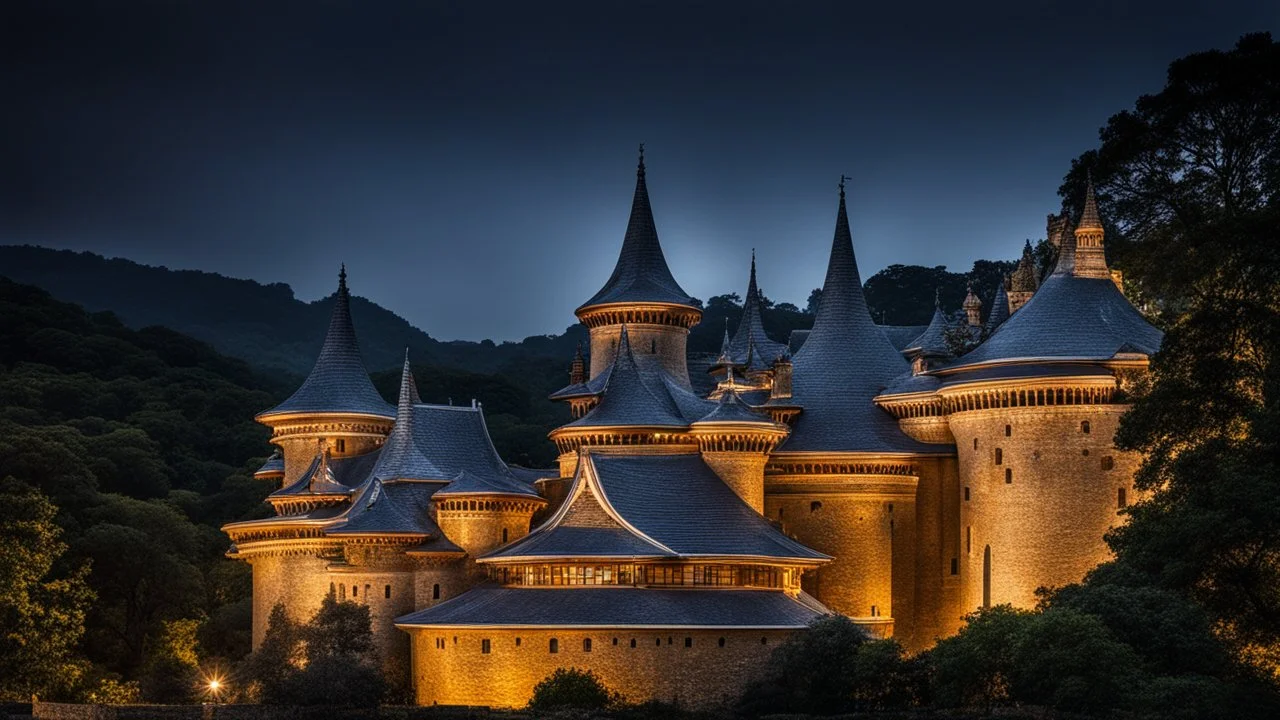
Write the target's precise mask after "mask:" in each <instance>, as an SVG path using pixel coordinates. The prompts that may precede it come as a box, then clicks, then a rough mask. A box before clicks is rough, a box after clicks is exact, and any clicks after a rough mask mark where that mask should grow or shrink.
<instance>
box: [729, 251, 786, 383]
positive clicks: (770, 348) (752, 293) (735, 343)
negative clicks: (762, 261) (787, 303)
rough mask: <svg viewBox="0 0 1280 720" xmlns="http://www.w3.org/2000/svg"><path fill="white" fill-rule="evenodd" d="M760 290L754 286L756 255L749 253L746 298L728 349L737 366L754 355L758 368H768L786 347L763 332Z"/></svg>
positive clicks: (753, 358)
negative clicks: (749, 271) (748, 278)
mask: <svg viewBox="0 0 1280 720" xmlns="http://www.w3.org/2000/svg"><path fill="white" fill-rule="evenodd" d="M760 310H761V308H760V288H759V286H757V285H756V253H755V251H754V250H753V251H752V252H751V278H750V280H748V282H747V297H746V299H745V300H744V301H743V303H742V320H741V321H739V322H738V331H737V332H735V333H734V334H733V340H732V342H731V343H730V345H729V349H730V351H731V353H732V356H733V358H734V359H735V360H736V361H737V362H738V363H739V364H743V365H745V364H747V361H748V355H749V354H752V353H751V351H752V346H754V354H753V356H752V358H750V359H752V360H754V361H755V362H756V363H758V364H759V366H760V367H768V366H769V365H771V364H772V363H773V361H774V360H776V359H777V358H778V357H779V356H780V355H782V353H784V352H786V351H787V346H786V345H783V344H782V343H778V342H774V341H773V340H770V339H769V336H768V335H767V334H766V333H765V331H764V319H763V318H762V317H761V315H760Z"/></svg>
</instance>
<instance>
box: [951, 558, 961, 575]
mask: <svg viewBox="0 0 1280 720" xmlns="http://www.w3.org/2000/svg"><path fill="white" fill-rule="evenodd" d="M951 574H952V575H959V574H960V558H951Z"/></svg>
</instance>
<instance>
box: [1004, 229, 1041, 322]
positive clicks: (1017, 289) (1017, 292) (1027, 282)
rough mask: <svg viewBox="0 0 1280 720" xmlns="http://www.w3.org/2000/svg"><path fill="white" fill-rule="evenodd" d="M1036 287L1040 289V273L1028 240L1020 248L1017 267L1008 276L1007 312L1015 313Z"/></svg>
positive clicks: (1029, 297)
mask: <svg viewBox="0 0 1280 720" xmlns="http://www.w3.org/2000/svg"><path fill="white" fill-rule="evenodd" d="M1038 289H1040V274H1039V272H1038V271H1037V270H1036V259H1035V256H1034V255H1033V254H1032V252H1031V241H1030V240H1028V241H1027V243H1026V245H1024V246H1023V248H1022V258H1021V259H1020V260H1018V267H1016V268H1014V271H1013V274H1012V275H1011V276H1010V277H1009V292H1008V303H1009V313H1011V314H1012V313H1015V312H1017V311H1018V308H1020V307H1022V306H1023V305H1026V304H1027V301H1028V300H1030V299H1031V296H1032V295H1035V294H1036V290H1038Z"/></svg>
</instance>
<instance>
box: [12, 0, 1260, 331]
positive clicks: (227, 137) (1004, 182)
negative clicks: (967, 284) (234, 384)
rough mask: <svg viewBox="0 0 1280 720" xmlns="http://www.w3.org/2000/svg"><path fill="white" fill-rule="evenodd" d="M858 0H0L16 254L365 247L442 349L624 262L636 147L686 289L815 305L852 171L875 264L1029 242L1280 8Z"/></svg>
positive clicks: (246, 273) (193, 254)
mask: <svg viewBox="0 0 1280 720" xmlns="http://www.w3.org/2000/svg"><path fill="white" fill-rule="evenodd" d="M544 5H545V7H544ZM793 5H800V6H803V7H802V8H800V9H796V8H793V7H790V6H793ZM867 5H868V4H867V3H857V2H839V3H819V2H813V3H780V2H746V1H744V0H737V1H735V2H722V3H710V2H692V3H681V2H674V1H672V2H662V3H647V2H630V3H614V2H597V3H589V4H587V3H581V4H564V3H545V4H544V3H515V2H501V3H498V2H468V3H443V2H439V3H432V2H415V3H389V2H369V3H355V2H352V3H349V4H348V3H337V2H320V1H319V0H313V1H309V2H298V3H285V2H267V1H260V2H227V1H225V0H221V1H219V2H210V3H195V2H173V1H172V0H165V1H163V2H141V1H136V0H135V1H131V2H111V3H107V2H103V3H72V2H59V3H48V2H32V3H30V4H28V3H26V2H9V3H5V5H4V8H3V9H0V27H4V28H6V29H5V30H3V31H0V33H3V34H4V35H6V36H7V37H4V38H0V39H3V40H4V42H3V46H4V48H5V49H4V50H0V52H3V53H4V54H5V57H6V60H5V62H4V65H3V71H2V72H3V75H2V76H0V77H2V79H3V82H4V88H5V92H4V96H5V97H6V98H7V99H8V100H7V101H6V103H5V105H6V106H7V107H6V110H5V112H4V116H5V118H6V124H7V125H8V127H9V130H7V131H5V132H4V133H3V134H2V135H0V159H3V165H4V167H5V170H4V174H5V175H6V176H7V177H6V178H4V180H3V194H2V195H0V198H2V199H0V242H2V243H33V244H39V245H47V246H51V247H59V248H72V249H83V250H92V251H95V252H99V253H103V254H106V255H113V256H123V257H128V258H131V259H134V260H137V261H140V262H145V263H149V264H162V265H167V266H169V267H173V268H198V269H203V270H210V271H216V272H220V273H224V274H227V275H233V276H238V277H250V278H254V279H257V280H260V281H265V282H277V281H280V282H287V283H289V284H291V285H292V286H293V287H294V289H295V291H296V292H297V294H298V296H299V297H301V298H303V299H307V300H311V299H314V298H317V297H320V296H322V295H326V294H328V293H330V292H332V289H333V286H334V283H335V275H336V272H337V266H338V263H339V262H343V261H345V262H346V263H347V266H348V269H349V271H350V274H351V285H352V290H353V292H355V293H356V294H359V295H364V296H366V297H369V298H371V299H373V300H374V301H376V302H378V303H381V304H382V305H384V306H386V307H388V308H391V309H392V310H394V311H395V312H397V313H399V314H401V315H403V316H404V317H406V318H407V319H408V320H410V321H411V322H412V323H414V324H415V325H417V326H419V327H421V328H422V329H424V330H426V331H427V332H429V333H431V334H432V335H434V336H436V337H439V338H444V339H451V338H464V339H480V338H484V337H490V338H495V339H517V338H520V337H524V336H526V335H532V334H537V333H543V332H559V331H560V330H561V329H563V328H564V327H565V326H566V325H569V324H570V323H572V322H573V316H572V311H573V309H574V308H575V307H576V306H577V305H578V304H579V303H581V302H582V301H583V300H585V299H586V298H588V297H590V296H591V294H592V293H594V292H595V291H596V289H597V288H598V287H599V286H600V284H602V283H603V282H604V280H605V278H606V277H607V276H608V274H609V271H610V269H611V268H612V265H613V262H614V260H615V258H616V255H617V251H618V248H619V246H620V244H621V241H622V235H623V231H624V228H625V224H626V219H627V213H628V209H629V205H630V201H631V192H632V187H633V183H634V166H635V147H636V144H637V143H638V142H640V141H644V142H645V143H646V147H647V151H648V152H647V164H648V169H649V173H648V179H649V187H650V192H651V196H652V199H653V206H654V212H655V215H656V218H657V223H658V231H659V234H660V236H661V238H662V242H663V246H664V248H665V249H666V253H667V259H668V261H669V262H670V264H671V267H672V270H673V272H674V273H675V276H676V278H677V279H678V280H679V281H680V282H681V284H682V285H683V286H684V288H685V289H686V290H687V291H689V292H690V293H692V294H694V295H695V296H698V297H701V298H704V299H705V298H707V297H709V296H710V295H714V294H717V293H720V292H725V291H730V290H732V291H737V292H739V293H740V292H741V291H742V288H743V286H744V285H745V283H746V271H747V266H748V262H749V253H750V250H751V248H752V247H755V248H756V249H757V252H758V254H759V257H760V262H761V269H760V282H761V286H762V288H763V289H764V291H765V292H766V294H768V295H769V296H770V297H771V298H773V299H774V300H777V301H790V302H794V303H797V304H799V305H803V303H804V300H805V298H806V297H807V295H808V293H809V290H810V289H811V288H813V287H816V286H818V285H819V284H820V283H821V280H822V276H823V271H824V265H825V261H826V254H827V251H828V249H829V243H830V239H831V233H832V227H833V222H834V213H835V205H836V188H835V186H836V182H837V179H838V177H839V175H840V174H841V173H847V174H849V175H850V176H852V178H853V179H852V181H851V184H850V201H851V204H850V211H851V223H852V227H853V232H854V242H855V244H856V246H857V251H858V256H859V261H860V264H861V267H862V270H863V276H864V277H867V276H869V275H870V274H871V273H872V272H875V271H876V270H878V269H880V268H882V267H884V266H885V265H888V264H891V263H909V264H910V263H916V264H925V265H938V264H945V265H947V266H949V267H951V268H952V269H954V270H966V269H968V267H969V265H970V264H971V263H972V261H973V260H974V259H975V258H992V259H995V258H1013V257H1016V255H1017V253H1018V252H1019V250H1020V247H1021V244H1022V240H1023V239H1024V238H1038V237H1042V236H1043V234H1044V220H1045V215H1046V214H1047V213H1049V212H1051V211H1055V210H1056V209H1057V208H1058V205H1059V199H1058V198H1057V196H1056V191H1057V188H1058V185H1059V183H1060V182H1061V179H1062V176H1063V174H1064V173H1065V172H1066V170H1067V169H1068V167H1069V163H1070V160H1071V159H1072V158H1073V157H1075V156H1076V155H1078V154H1079V153H1080V152H1081V151H1083V150H1086V149H1089V148H1090V147H1093V146H1094V145H1095V144H1096V141H1097V130H1098V128H1099V127H1100V126H1101V125H1102V124H1103V123H1104V122H1105V121H1106V119H1107V117H1108V116H1110V115H1111V114H1113V113H1115V112H1117V111H1119V110H1122V109H1124V108H1127V107H1129V106H1130V105H1131V104H1132V102H1133V100H1134V99H1135V98H1136V97H1137V96H1138V95H1139V94H1141V93H1145V92H1156V91H1158V90H1159V89H1160V87H1161V86H1162V84H1163V79H1164V71H1165V68H1166V66H1167V64H1168V62H1169V61H1170V60H1172V59H1174V58H1176V57H1179V56H1182V55H1185V54H1187V53H1190V52H1194V51H1198V50H1204V49H1209V48H1213V47H1220V48H1226V47H1229V46H1231V45H1232V44H1234V42H1235V40H1236V39H1237V37H1238V36H1239V35H1241V34H1243V33H1246V32H1250V31H1257V30H1273V29H1275V26H1276V24H1277V20H1278V19H1280V3H1274V2H1266V1H1263V0H1252V1H1250V2H1239V1H1236V0H1217V1H1206V2H1177V1H1168V2H1123V1H1118V0H1113V1H1111V2H1092V1H1089V0H1077V1H1076V2H1047V1H1036V0H1024V1H1022V2H998V3H995V2H993V3H964V2H960V3H957V2H945V3H931V2H899V3H881V4H877V5H878V6H877V7H871V8H869V7H867ZM50 6H56V7H50ZM455 6H461V7H455ZM2 273H3V268H0V274H2Z"/></svg>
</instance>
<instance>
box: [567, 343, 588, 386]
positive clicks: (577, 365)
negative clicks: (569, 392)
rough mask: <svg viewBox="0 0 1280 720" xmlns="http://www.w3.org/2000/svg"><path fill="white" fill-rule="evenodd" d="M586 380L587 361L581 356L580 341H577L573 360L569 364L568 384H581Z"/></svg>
mask: <svg viewBox="0 0 1280 720" xmlns="http://www.w3.org/2000/svg"><path fill="white" fill-rule="evenodd" d="M586 381H587V362H586V359H585V358H583V357H582V343H581V342H579V343H578V348H577V350H575V351H574V353H573V362H572V363H570V364H569V384H570V385H581V384H582V383H584V382H586Z"/></svg>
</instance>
